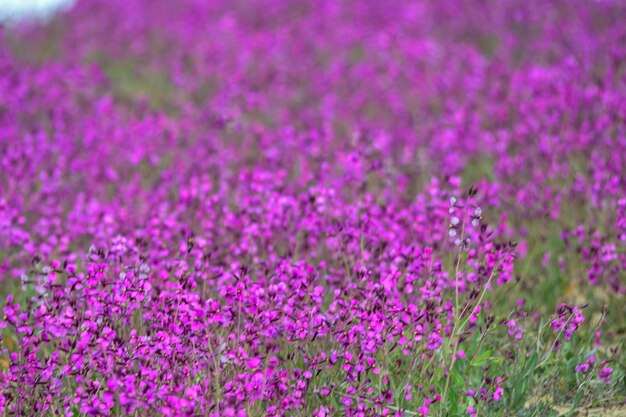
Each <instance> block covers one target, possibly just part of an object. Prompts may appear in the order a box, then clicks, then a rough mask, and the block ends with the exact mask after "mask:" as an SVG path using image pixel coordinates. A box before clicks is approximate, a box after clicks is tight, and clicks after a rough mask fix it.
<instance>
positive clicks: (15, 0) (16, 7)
mask: <svg viewBox="0 0 626 417" xmlns="http://www.w3.org/2000/svg"><path fill="white" fill-rule="evenodd" d="M72 3H73V1H72V0H0V21H2V22H11V21H16V20H21V19H31V18H37V19H42V18H46V17H48V16H50V15H51V14H52V13H54V12H55V11H57V10H59V9H61V8H65V7H69V6H70V5H71V4H72Z"/></svg>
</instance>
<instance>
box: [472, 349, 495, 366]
mask: <svg viewBox="0 0 626 417" xmlns="http://www.w3.org/2000/svg"><path fill="white" fill-rule="evenodd" d="M490 357H491V350H486V351H484V352H483V353H481V354H479V355H476V356H475V357H474V359H472V361H471V362H470V365H471V366H473V367H480V366H484V365H485V364H486V363H487V361H488V360H489V358H490Z"/></svg>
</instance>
